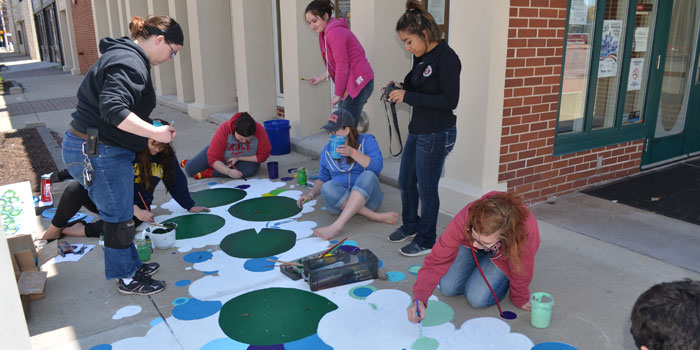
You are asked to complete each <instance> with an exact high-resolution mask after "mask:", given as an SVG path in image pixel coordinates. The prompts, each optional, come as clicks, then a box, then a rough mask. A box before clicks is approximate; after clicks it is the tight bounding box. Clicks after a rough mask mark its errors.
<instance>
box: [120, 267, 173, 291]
mask: <svg viewBox="0 0 700 350" xmlns="http://www.w3.org/2000/svg"><path fill="white" fill-rule="evenodd" d="M163 289H165V282H164V281H156V280H154V279H152V278H151V276H148V275H144V274H142V273H141V272H139V271H136V274H135V275H134V278H133V279H132V280H131V283H129V284H124V282H123V281H122V279H121V278H120V279H119V282H117V290H118V291H119V294H135V295H151V294H155V293H158V292H160V291H162V290H163Z"/></svg>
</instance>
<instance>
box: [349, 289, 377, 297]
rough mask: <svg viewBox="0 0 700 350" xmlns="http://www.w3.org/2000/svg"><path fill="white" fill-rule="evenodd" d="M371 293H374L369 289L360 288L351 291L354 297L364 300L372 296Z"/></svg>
mask: <svg viewBox="0 0 700 350" xmlns="http://www.w3.org/2000/svg"><path fill="white" fill-rule="evenodd" d="M372 292H374V291H373V290H372V289H371V288H367V287H360V288H357V289H355V290H354V291H353V293H354V294H355V296H358V297H360V298H366V297H368V296H369V295H370V294H372Z"/></svg>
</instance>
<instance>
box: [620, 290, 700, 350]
mask: <svg viewBox="0 0 700 350" xmlns="http://www.w3.org/2000/svg"><path fill="white" fill-rule="evenodd" d="M630 318H631V320H632V327H631V328H630V333H632V337H633V338H634V343H635V344H636V345H637V347H641V346H646V347H647V348H649V350H686V349H700V281H693V280H690V279H685V280H682V281H675V282H665V283H659V284H656V285H654V286H652V287H651V288H649V289H648V290H647V291H646V292H644V293H642V294H641V295H640V296H639V298H637V301H636V302H635V303H634V306H633V307H632V315H631V317H630Z"/></svg>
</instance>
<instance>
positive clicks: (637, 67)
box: [627, 58, 644, 91]
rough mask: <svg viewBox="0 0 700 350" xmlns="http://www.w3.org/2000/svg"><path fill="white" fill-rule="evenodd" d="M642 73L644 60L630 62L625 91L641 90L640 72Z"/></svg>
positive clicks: (637, 59)
mask: <svg viewBox="0 0 700 350" xmlns="http://www.w3.org/2000/svg"><path fill="white" fill-rule="evenodd" d="M643 71H644V58H633V59H631V60H630V76H629V78H628V79H627V91H635V90H641V89H642V72H643Z"/></svg>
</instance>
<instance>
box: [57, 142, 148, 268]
mask: <svg viewBox="0 0 700 350" xmlns="http://www.w3.org/2000/svg"><path fill="white" fill-rule="evenodd" d="M84 142H85V140H82V139H80V138H78V137H76V136H75V135H73V134H72V133H70V131H68V132H66V134H65V135H64V137H63V161H64V162H65V163H66V168H67V169H68V172H69V173H70V174H71V176H73V178H74V179H76V181H78V182H80V183H81V184H82V185H83V186H84V187H85V181H84V180H83V160H84V156H83V146H82V144H83V143H84ZM97 153H98V155H97V156H92V157H90V163H92V167H93V169H94V172H93V175H92V186H89V187H85V188H86V189H87V191H88V195H89V196H90V199H91V200H92V201H93V203H95V206H96V207H97V210H98V213H99V215H100V218H101V219H102V220H104V221H105V222H109V223H120V222H126V221H129V220H131V217H132V216H134V167H133V165H132V161H133V160H134V156H135V154H134V152H133V151H131V150H129V149H126V148H122V147H119V146H112V145H105V144H99V145H98V148H97ZM132 250H133V252H136V247H135V246H134V245H133V244H132V245H131V248H129V249H114V248H109V247H105V277H107V279H112V278H119V277H131V276H133V274H134V272H136V270H137V269H138V268H139V267H140V266H141V264H142V263H141V260H139V258H138V254H136V255H134V253H133V252H132Z"/></svg>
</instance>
